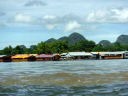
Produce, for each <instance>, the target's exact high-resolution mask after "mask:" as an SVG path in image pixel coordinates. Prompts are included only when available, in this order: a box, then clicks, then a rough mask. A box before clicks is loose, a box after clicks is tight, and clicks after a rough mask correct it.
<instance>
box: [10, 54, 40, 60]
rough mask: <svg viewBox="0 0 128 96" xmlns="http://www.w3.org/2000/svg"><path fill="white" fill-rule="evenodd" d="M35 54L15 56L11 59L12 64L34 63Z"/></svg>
mask: <svg viewBox="0 0 128 96" xmlns="http://www.w3.org/2000/svg"><path fill="white" fill-rule="evenodd" d="M36 55H37V54H16V55H14V56H12V57H11V59H12V61H13V62H23V61H36V57H35V56H36Z"/></svg>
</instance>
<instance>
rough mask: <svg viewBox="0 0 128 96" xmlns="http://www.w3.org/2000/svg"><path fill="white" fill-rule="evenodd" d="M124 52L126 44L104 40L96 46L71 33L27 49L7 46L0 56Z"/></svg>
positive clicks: (92, 42)
mask: <svg viewBox="0 0 128 96" xmlns="http://www.w3.org/2000/svg"><path fill="white" fill-rule="evenodd" d="M125 50H128V45H127V44H120V43H119V42H116V43H111V42H109V41H106V40H102V41H101V42H100V43H99V44H96V43H95V42H94V41H89V40H87V39H85V38H84V37H83V36H82V35H80V34H78V33H73V34H71V35H70V36H69V37H61V38H60V39H58V40H55V39H53V38H51V39H49V40H47V41H46V42H40V43H38V44H37V45H31V46H30V48H27V47H26V46H25V45H18V46H16V47H12V46H8V47H5V48H4V49H3V50H0V54H1V55H2V54H6V55H14V54H24V53H25V54H53V53H63V52H69V51H85V52H91V51H125Z"/></svg>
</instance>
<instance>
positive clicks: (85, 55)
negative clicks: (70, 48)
mask: <svg viewBox="0 0 128 96" xmlns="http://www.w3.org/2000/svg"><path fill="white" fill-rule="evenodd" d="M91 57H92V54H91V53H89V52H68V53H62V54H61V58H62V59H63V60H68V59H69V60H70V59H73V60H78V59H90V58H91Z"/></svg>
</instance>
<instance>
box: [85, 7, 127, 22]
mask: <svg viewBox="0 0 128 96" xmlns="http://www.w3.org/2000/svg"><path fill="white" fill-rule="evenodd" d="M86 22H92V23H96V22H97V23H106V22H107V23H128V8H117V9H110V10H98V11H95V12H91V13H89V14H88V16H87V17H86Z"/></svg>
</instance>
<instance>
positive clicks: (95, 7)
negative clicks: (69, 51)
mask: <svg viewBox="0 0 128 96" xmlns="http://www.w3.org/2000/svg"><path fill="white" fill-rule="evenodd" d="M73 32H78V33H81V34H82V35H84V36H85V38H87V39H89V40H94V41H95V42H97V43H98V42H99V41H100V40H110V41H111V42H114V41H115V40H116V38H117V37H118V36H119V35H121V34H128V0H0V49H1V48H4V47H5V46H8V45H12V46H15V45H21V44H24V45H26V46H29V45H32V44H37V43H38V42H40V41H45V40H47V39H49V38H56V39H58V38H59V37H62V36H68V35H69V34H71V33H73Z"/></svg>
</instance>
